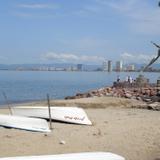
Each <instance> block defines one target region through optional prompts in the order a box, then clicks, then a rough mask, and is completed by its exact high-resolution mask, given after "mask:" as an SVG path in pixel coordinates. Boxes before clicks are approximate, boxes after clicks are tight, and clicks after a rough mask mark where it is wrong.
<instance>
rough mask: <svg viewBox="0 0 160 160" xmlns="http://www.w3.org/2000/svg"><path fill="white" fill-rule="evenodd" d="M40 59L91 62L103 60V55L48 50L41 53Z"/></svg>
mask: <svg viewBox="0 0 160 160" xmlns="http://www.w3.org/2000/svg"><path fill="white" fill-rule="evenodd" d="M42 59H44V60H53V61H57V62H72V63H78V62H81V63H82V62H91V63H99V62H103V61H104V60H105V58H104V57H100V56H87V55H76V54H67V53H54V52H49V53H46V54H44V55H42Z"/></svg>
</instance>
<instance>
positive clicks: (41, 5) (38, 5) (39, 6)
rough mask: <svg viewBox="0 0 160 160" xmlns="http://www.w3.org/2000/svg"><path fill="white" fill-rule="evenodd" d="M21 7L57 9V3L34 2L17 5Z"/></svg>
mask: <svg viewBox="0 0 160 160" xmlns="http://www.w3.org/2000/svg"><path fill="white" fill-rule="evenodd" d="M17 6H18V7H19V8H27V9H56V8H57V5H55V4H44V3H43V4H42V3H32V4H19V5H17Z"/></svg>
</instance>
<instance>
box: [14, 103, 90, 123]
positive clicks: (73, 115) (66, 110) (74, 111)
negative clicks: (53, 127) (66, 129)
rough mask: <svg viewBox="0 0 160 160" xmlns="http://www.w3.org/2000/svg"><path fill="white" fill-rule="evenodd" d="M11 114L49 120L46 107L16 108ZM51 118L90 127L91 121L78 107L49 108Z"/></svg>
mask: <svg viewBox="0 0 160 160" xmlns="http://www.w3.org/2000/svg"><path fill="white" fill-rule="evenodd" d="M12 112H13V114H15V115H21V116H29V117H39V118H45V119H49V113H48V107H47V106H18V107H12ZM51 118H52V119H53V120H58V121H63V122H68V123H76V124H84V125H91V124H92V123H91V121H90V120H89V119H88V117H87V114H86V113H85V112H84V110H83V109H82V108H78V107H58V106H57V107H55V106H54V107H53V106H51Z"/></svg>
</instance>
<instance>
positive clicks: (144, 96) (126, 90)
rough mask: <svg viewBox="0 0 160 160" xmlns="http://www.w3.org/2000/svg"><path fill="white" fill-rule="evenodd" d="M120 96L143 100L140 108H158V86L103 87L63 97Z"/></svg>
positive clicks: (159, 105) (159, 100) (159, 103)
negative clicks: (143, 103)
mask: <svg viewBox="0 0 160 160" xmlns="http://www.w3.org/2000/svg"><path fill="white" fill-rule="evenodd" d="M107 96H110V97H121V98H128V99H136V100H139V101H143V102H145V106H143V107H142V108H148V109H153V110H160V88H157V87H151V86H148V87H135V86H134V87H132V86H131V87H128V86H127V87H124V86H123V87H119V86H118V87H116V86H111V87H103V88H100V89H96V90H91V91H88V92H86V93H77V94H76V95H75V96H68V97H66V98H65V99H79V98H88V97H107Z"/></svg>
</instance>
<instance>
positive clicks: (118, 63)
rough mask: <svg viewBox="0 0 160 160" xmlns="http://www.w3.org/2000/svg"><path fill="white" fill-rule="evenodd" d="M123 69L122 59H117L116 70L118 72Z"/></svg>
mask: <svg viewBox="0 0 160 160" xmlns="http://www.w3.org/2000/svg"><path fill="white" fill-rule="evenodd" d="M122 70H123V62H122V61H117V62H116V71H117V72H120V71H122Z"/></svg>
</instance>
